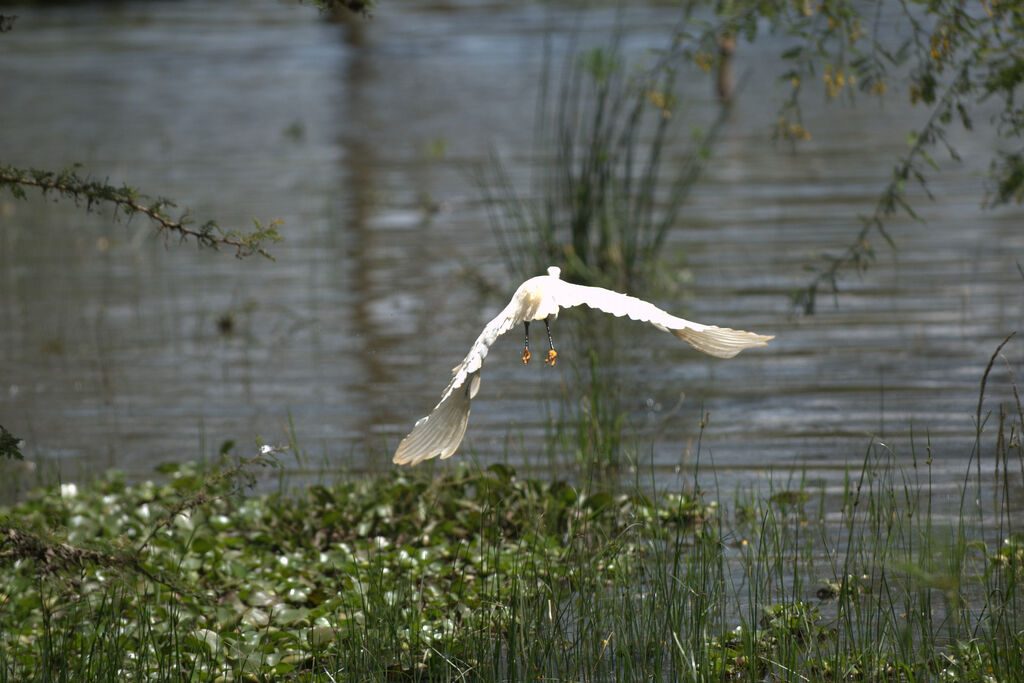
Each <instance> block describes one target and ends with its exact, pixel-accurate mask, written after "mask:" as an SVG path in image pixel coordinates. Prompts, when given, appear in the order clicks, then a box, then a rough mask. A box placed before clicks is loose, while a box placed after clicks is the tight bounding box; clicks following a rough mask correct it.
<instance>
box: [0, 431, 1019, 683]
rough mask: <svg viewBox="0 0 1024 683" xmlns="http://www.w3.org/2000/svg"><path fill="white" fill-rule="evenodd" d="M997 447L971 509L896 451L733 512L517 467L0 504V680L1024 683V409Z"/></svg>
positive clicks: (57, 490)
mask: <svg viewBox="0 0 1024 683" xmlns="http://www.w3.org/2000/svg"><path fill="white" fill-rule="evenodd" d="M999 430H1000V433H1001V434H1002V435H1003V438H1001V439H999V443H1001V444H1002V447H1003V448H1004V451H1003V452H1002V454H1001V460H1000V462H1001V463H1002V465H1001V467H1002V471H1001V472H1000V474H999V476H998V477H997V478H996V482H995V487H996V489H997V491H996V492H997V493H998V494H999V495H997V496H993V503H992V505H991V508H990V509H986V510H985V511H984V512H979V513H977V514H976V513H975V511H973V510H972V509H970V507H969V506H968V507H967V508H964V507H961V509H960V512H959V514H958V515H957V514H954V515H952V516H950V515H949V514H948V511H947V510H946V509H940V507H941V505H943V504H944V503H943V502H942V500H940V498H938V497H937V496H935V495H934V494H933V492H932V491H931V489H930V485H929V483H928V482H929V481H930V480H931V475H930V461H929V460H924V461H920V460H919V459H918V458H917V456H916V454H915V453H914V451H913V450H911V452H910V454H909V458H908V457H906V456H903V457H900V456H898V455H897V454H896V453H894V452H892V451H891V450H889V449H887V448H884V447H882V446H880V445H875V446H872V447H871V448H870V449H869V450H868V452H867V453H866V455H865V457H864V460H863V462H862V463H861V466H860V468H859V471H858V470H857V468H854V469H853V470H852V471H851V472H850V476H849V477H848V478H847V480H846V485H845V487H843V491H842V492H841V493H840V494H839V500H838V501H826V500H825V495H826V494H825V492H824V491H816V490H815V489H813V488H810V487H809V486H808V485H807V484H806V482H803V481H800V480H797V481H791V482H787V484H786V486H785V487H784V488H776V486H775V484H774V483H773V484H771V485H769V486H768V487H767V489H766V490H762V489H752V490H750V491H748V492H746V493H740V494H739V495H738V496H737V499H736V500H735V501H734V502H733V503H732V504H731V505H729V506H726V507H725V508H721V507H720V506H719V505H717V504H716V503H714V502H711V501H709V500H708V499H707V497H706V496H707V494H706V492H702V491H701V489H700V488H699V486H696V487H693V492H692V493H686V492H683V491H679V490H660V491H659V490H658V487H657V486H655V484H654V482H656V481H657V479H658V475H657V474H656V473H653V472H652V473H651V483H650V484H645V483H643V482H642V481H641V480H640V479H637V480H636V481H634V482H633V483H632V484H625V483H622V482H621V480H619V481H618V483H615V482H611V483H609V482H604V483H602V482H599V481H596V480H580V481H578V482H576V483H571V482H569V481H566V480H562V479H558V478H556V479H553V480H548V479H545V480H541V479H536V478H531V477H525V478H524V477H521V476H519V475H518V474H517V473H516V472H515V471H513V470H512V468H510V467H508V466H506V465H493V466H491V467H489V468H488V469H486V470H480V469H478V468H476V467H474V466H472V465H466V464H459V465H456V466H454V467H451V468H441V467H436V468H426V467H425V468H419V469H414V470H408V469H403V470H394V471H391V472H389V473H386V474H380V475H374V476H366V477H345V476H342V477H339V478H338V479H337V480H336V481H334V482H333V483H330V484H313V485H310V486H307V487H304V488H299V489H294V490H284V489H282V490H281V491H279V492H277V493H272V494H262V495H253V494H244V493H243V492H242V488H241V484H244V483H246V480H245V477H244V476H243V474H244V471H246V470H245V468H247V467H252V466H256V465H260V464H268V462H272V461H268V460H267V459H266V458H267V457H272V454H267V453H266V452H264V454H262V456H264V457H261V456H254V457H253V458H251V459H249V460H246V461H240V462H238V463H236V464H235V465H233V466H231V467H229V468H228V469H227V470H224V471H222V472H216V471H215V472H213V473H207V472H206V471H205V470H204V468H202V467H200V466H198V465H196V464H188V463H186V464H168V465H164V466H162V467H160V468H159V470H160V473H161V475H162V476H163V479H162V480H161V481H160V482H159V483H154V482H142V483H138V484H129V483H127V482H126V481H125V480H124V478H123V477H121V476H118V475H116V474H110V475H107V476H106V477H104V478H102V479H100V480H99V481H96V482H93V483H91V484H83V485H75V484H68V483H65V484H63V485H61V486H58V487H54V488H50V489H45V490H40V491H36V492H34V493H32V494H31V495H29V496H27V497H26V498H25V500H23V501H22V502H21V503H19V504H18V505H16V506H14V507H12V508H8V509H6V510H2V511H0V515H2V516H0V566H2V567H3V572H2V573H0V681H6V680H12V681H13V680H18V681H26V680H28V681H32V680H37V681H44V680H46V681H49V680H124V679H126V678H128V679H132V680H158V681H162V680H175V681H181V680H186V681H214V680H221V681H224V680H249V681H260V680H382V679H385V678H387V679H391V680H464V679H466V678H472V679H477V680H520V679H535V678H545V679H556V680H623V679H628V680H632V679H638V678H644V679H647V678H651V677H654V678H658V679H665V680H709V679H717V680H750V681H754V680H765V679H771V680H807V679H810V680H880V679H885V680H889V679H894V680H908V679H914V680H916V679H929V680H930V679H936V678H941V679H948V680H960V679H967V680H987V679H989V678H992V679H993V680H1014V679H1016V678H1019V677H1020V676H1021V675H1022V674H1024V604H1022V596H1021V590H1020V589H1021V585H1022V584H1021V582H1022V580H1024V564H1022V562H1024V552H1022V547H1024V543H1022V542H1021V534H1020V532H1019V531H1017V530H1016V527H1015V526H1014V521H1013V517H1012V514H1011V511H1012V509H1014V505H1016V503H1015V502H1014V501H1013V500H1012V498H1011V493H1012V492H1013V491H1014V490H1015V489H1016V487H1018V486H1019V484H1018V483H1017V480H1016V479H1014V478H1013V471H1012V469H1011V464H1014V465H1020V464H1021V463H1024V460H1022V459H1021V457H1020V453H1019V449H1020V446H1019V443H1017V442H1014V441H1012V440H1010V439H1007V438H1005V437H1006V436H1008V435H1009V434H1010V433H1011V432H1012V433H1014V434H1016V433H1019V422H1018V416H1014V417H1012V418H1007V419H1004V420H1003V421H1002V422H1001V425H1000V427H999ZM1014 449H1016V450H1014ZM1011 456H1012V457H1011ZM225 457H227V456H225ZM1013 457H1015V458H1016V462H1014V460H1013ZM567 472H569V473H570V474H571V473H572V472H573V470H572V468H570V469H569V470H567ZM968 479H970V478H968ZM695 483H696V482H695ZM974 485H980V482H973V481H969V482H968V483H966V484H965V487H967V486H974ZM946 502H947V503H948V500H947V501H946ZM954 505H955V502H954ZM826 506H827V508H826ZM833 507H834V509H835V510H836V511H837V512H836V513H835V514H834V515H830V514H827V513H826V509H829V510H831V509H833ZM830 517H831V519H830Z"/></svg>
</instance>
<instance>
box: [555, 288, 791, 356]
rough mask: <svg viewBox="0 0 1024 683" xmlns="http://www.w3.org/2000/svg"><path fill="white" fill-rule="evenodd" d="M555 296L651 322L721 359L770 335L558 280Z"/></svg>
mask: <svg viewBox="0 0 1024 683" xmlns="http://www.w3.org/2000/svg"><path fill="white" fill-rule="evenodd" d="M553 294H554V297H555V300H556V301H557V302H558V305H559V306H561V307H562V308H571V307H573V306H580V305H585V306H589V307H590V308H596V309H597V310H599V311H604V312H605V313H610V314H612V315H614V316H618V317H622V316H627V317H629V318H630V319H632V320H641V321H644V322H649V323H651V324H652V325H654V326H655V327H657V328H658V329H659V330H665V331H666V332H671V333H672V334H674V335H675V336H676V337H678V338H679V339H681V340H682V341H684V342H686V343H687V344H689V345H690V346H693V347H694V348H696V349H698V350H700V351H703V352H704V353H707V354H710V355H712V356H716V357H718V358H732V357H733V356H735V355H736V354H737V353H739V352H740V351H742V350H743V349H747V348H750V347H752V346H764V345H765V344H766V343H767V342H768V340H769V339H772V337H771V336H766V335H763V334H754V333H753V332H745V331H743V330H732V329H729V328H727V327H716V326H714V325H702V324H700V323H695V322H691V321H689V320H685V319H683V318H677V317H676V316H674V315H672V314H670V313H666V312H665V311H663V310H661V309H660V308H658V307H657V306H655V305H654V304H652V303H648V302H646V301H644V300H642V299H637V298H636V297H634V296H629V295H628V294H620V293H619V292H613V291H611V290H610V289H603V288H601V287H586V286H584V285H575V284H572V283H571V282H565V281H564V280H556V281H555V286H554V292H553Z"/></svg>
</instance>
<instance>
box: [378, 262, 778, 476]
mask: <svg viewBox="0 0 1024 683" xmlns="http://www.w3.org/2000/svg"><path fill="white" fill-rule="evenodd" d="M560 273H561V271H560V269H558V268H556V267H554V266H552V267H551V268H548V274H547V275H540V276H538V277H533V278H530V279H529V280H527V281H526V282H524V283H523V284H521V285H519V289H517V290H516V293H515V294H514V295H513V296H512V300H511V301H509V303H508V305H507V306H505V308H504V309H503V310H502V311H501V313H499V314H498V315H497V316H495V317H494V319H493V320H491V322H489V323H487V325H486V326H485V327H484V329H483V331H482V332H481V333H480V336H479V337H477V339H476V341H475V342H473V346H472V347H470V349H469V353H467V354H466V357H465V358H463V359H462V362H461V363H459V364H458V365H457V366H455V368H454V369H453V370H452V380H451V382H449V383H448V386H447V387H446V388H445V390H444V393H442V394H441V400H440V401H439V402H438V404H437V405H436V406H434V409H433V410H432V411H431V412H430V415H428V416H427V417H424V418H421V419H420V420H419V421H418V422H417V423H416V424H415V426H414V427H413V429H412V431H411V432H410V433H409V435H408V436H406V437H405V438H404V439H402V442H401V443H400V444H398V449H397V450H396V451H395V457H394V462H395V463H397V464H399V465H406V464H408V465H415V464H416V463H419V462H422V461H423V460H428V459H430V458H434V457H440V458H447V457H449V456H451V455H452V454H453V453H455V451H456V450H458V447H459V444H461V443H462V437H463V436H465V434H466V426H467V425H468V424H469V408H470V401H471V400H472V399H473V397H474V396H476V393H477V391H479V389H480V368H481V367H482V366H483V362H484V358H486V357H487V351H488V350H489V349H490V348H491V344H493V343H494V342H495V340H496V339H497V338H498V337H500V336H501V335H503V334H505V333H506V332H508V331H509V330H511V329H512V328H514V327H516V326H517V325H519V324H521V323H526V322H530V321H533V320H544V319H545V318H552V319H553V318H556V317H558V311H559V309H561V308H572V307H573V306H581V305H586V306H589V307H590V308H594V309H597V310H599V311H603V312H605V313H610V314H611V315H614V316H617V317H622V316H627V317H629V318H630V319H632V320H640V321H642V322H648V323H651V324H652V325H654V326H655V327H657V328H658V329H659V330H664V331H666V332H671V333H672V334H674V335H675V336H676V337H678V338H679V339H681V340H682V341H685V342H687V343H688V344H690V345H691V346H693V347H694V348H696V349H699V350H700V351H703V352H704V353H708V354H710V355H712V356H717V357H719V358H732V357H733V356H735V355H736V354H737V353H739V352H740V351H742V350H743V349H747V348H751V347H754V346H764V345H765V344H766V343H767V342H768V340H769V339H772V337H771V336H766V335H761V334H754V333H753V332H744V331H743V330H732V329H729V328H724V327H716V326H714V325H702V324H700V323H695V322H691V321H689V320H684V319H683V318H677V317H676V316H674V315H671V314H669V313H666V312H665V311H663V310H661V309H660V308H658V307H657V306H655V305H654V304H651V303H648V302H646V301H644V300H642V299H637V298H636V297H632V296H629V295H627V294H620V293H618V292H613V291H611V290H608V289H603V288H601V287H585V286H583V285H575V284H572V283H571V282H566V281H564V280H562V279H560V277H559V275H560ZM467 380H468V384H467ZM463 386H465V388H463Z"/></svg>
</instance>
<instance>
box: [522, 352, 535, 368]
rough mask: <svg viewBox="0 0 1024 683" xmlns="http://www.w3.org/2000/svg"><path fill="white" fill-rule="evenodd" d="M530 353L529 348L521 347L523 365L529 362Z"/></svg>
mask: <svg viewBox="0 0 1024 683" xmlns="http://www.w3.org/2000/svg"><path fill="white" fill-rule="evenodd" d="M532 355H533V354H532V353H530V349H523V365H526V364H527V363H529V362H530V356H532Z"/></svg>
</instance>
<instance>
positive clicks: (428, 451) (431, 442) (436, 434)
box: [394, 372, 480, 465]
mask: <svg viewBox="0 0 1024 683" xmlns="http://www.w3.org/2000/svg"><path fill="white" fill-rule="evenodd" d="M454 383H455V380H454V379H453V380H452V384H454ZM479 389H480V375H479V374H478V373H475V372H474V373H472V374H471V376H470V377H469V381H468V382H463V383H462V385H461V386H459V387H456V388H454V389H452V388H451V385H449V389H446V390H445V397H444V398H443V399H441V402H440V403H438V404H437V406H435V407H434V410H432V411H431V413H430V415H428V416H426V417H421V418H420V419H419V420H418V421H417V422H416V425H415V426H414V427H413V428H412V431H411V432H409V436H407V437H405V438H404V439H402V443H400V444H398V450H396V451H395V457H394V462H395V464H397V465H415V464H417V463H419V462H422V461H424V460H428V459H430V458H441V459H442V460H443V459H444V458H447V457H449V456H450V455H451V454H452V453H454V452H455V451H456V450H458V448H459V444H461V443H462V437H463V436H465V435H466V425H468V424H469V403H470V401H471V400H472V399H473V397H474V396H476V392H477V391H478V390H479Z"/></svg>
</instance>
